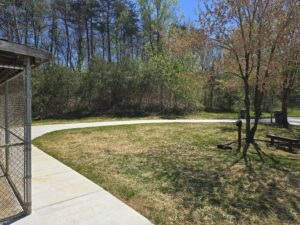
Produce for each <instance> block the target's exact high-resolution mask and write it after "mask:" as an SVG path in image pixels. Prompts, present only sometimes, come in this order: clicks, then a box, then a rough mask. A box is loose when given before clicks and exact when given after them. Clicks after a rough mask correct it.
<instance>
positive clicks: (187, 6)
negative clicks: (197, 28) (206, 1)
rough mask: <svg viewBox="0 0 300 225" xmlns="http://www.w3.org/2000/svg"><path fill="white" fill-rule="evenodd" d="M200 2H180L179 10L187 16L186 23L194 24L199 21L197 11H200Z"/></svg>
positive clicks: (179, 0)
mask: <svg viewBox="0 0 300 225" xmlns="http://www.w3.org/2000/svg"><path fill="white" fill-rule="evenodd" d="M198 2H199V0H178V5H179V10H180V12H183V13H184V15H185V21H192V22H194V21H195V20H197V19H198V18H197V15H196V11H198Z"/></svg>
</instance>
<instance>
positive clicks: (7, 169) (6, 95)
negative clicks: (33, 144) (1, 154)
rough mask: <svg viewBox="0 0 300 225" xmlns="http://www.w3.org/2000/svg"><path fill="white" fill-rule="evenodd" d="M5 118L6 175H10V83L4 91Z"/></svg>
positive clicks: (6, 82) (6, 83)
mask: <svg viewBox="0 0 300 225" xmlns="http://www.w3.org/2000/svg"><path fill="white" fill-rule="evenodd" d="M4 104H5V105H4V114H5V115H4V118H5V175H6V176H8V175H9V132H8V81H5V91H4Z"/></svg>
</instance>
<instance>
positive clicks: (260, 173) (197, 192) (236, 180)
mask: <svg viewBox="0 0 300 225" xmlns="http://www.w3.org/2000/svg"><path fill="white" fill-rule="evenodd" d="M247 148H249V145H247V146H245V148H244V149H243V150H244V151H246V150H247ZM254 148H255V151H256V152H257V154H258V156H259V158H261V159H263V160H264V157H269V156H267V154H265V153H264V152H263V151H262V150H261V149H260V147H259V145H257V144H254ZM148 154H149V155H147V164H148V166H151V168H152V169H153V170H154V171H155V177H156V179H160V180H167V181H168V183H170V185H168V186H164V187H161V192H163V193H167V194H170V195H173V196H177V195H183V196H184V198H183V199H182V202H181V204H182V206H183V207H185V208H186V210H188V211H189V212H190V213H189V215H190V216H189V219H190V220H191V222H196V221H194V219H193V214H194V212H196V211H197V209H204V208H205V207H210V208H212V210H213V209H215V208H219V209H221V210H222V211H225V212H226V214H227V215H229V216H231V217H233V218H234V220H235V222H236V223H251V222H253V220H252V219H251V217H254V218H255V217H256V218H257V217H258V218H259V219H267V218H268V217H269V216H271V215H273V216H274V215H275V217H277V220H279V221H280V222H282V223H296V222H297V218H295V217H294V214H293V212H294V213H295V212H296V213H300V209H299V206H298V202H300V198H299V196H297V195H296V194H293V193H290V192H287V191H286V189H285V187H286V185H287V184H284V183H280V182H279V183H278V182H277V180H276V179H274V178H273V175H274V174H272V172H270V171H267V170H266V167H259V166H255V169H254V167H253V166H252V164H253V163H254V160H252V159H251V157H249V156H246V157H245V156H242V157H241V158H240V159H239V160H237V161H235V162H234V163H232V164H231V167H232V166H233V165H235V164H237V163H239V161H241V160H244V162H245V165H246V169H245V170H244V172H241V173H236V172H233V171H234V170H230V169H228V168H229V167H228V165H224V164H222V163H221V162H220V161H218V162H213V160H212V161H211V162H210V164H207V165H204V166H203V165H201V162H196V161H195V160H194V161H193V159H191V161H189V160H183V159H181V157H180V155H176V154H175V155H174V154H173V153H172V152H169V153H168V152H165V153H161V154H160V155H157V154H150V153H148ZM270 158H272V157H270ZM255 162H257V161H255ZM263 162H264V161H262V163H263ZM205 163H206V162H204V164H205ZM274 163H276V160H274ZM281 172H282V170H281ZM276 176H280V175H278V174H276ZM286 176H288V177H289V176H291V178H290V177H289V179H288V185H289V186H291V187H292V188H299V180H297V178H296V177H295V176H293V175H291V174H288V173H286ZM292 181H293V182H292ZM282 199H283V201H282ZM211 212H212V213H213V212H214V211H211ZM215 213H218V212H217V211H215ZM219 216H220V215H219ZM222 216H223V215H221V217H222ZM216 217H218V215H217V216H216ZM223 219H225V217H224V218H223ZM221 220H222V219H221ZM221 220H220V221H221ZM220 221H219V222H220ZM217 222H218V221H217ZM223 222H224V221H223Z"/></svg>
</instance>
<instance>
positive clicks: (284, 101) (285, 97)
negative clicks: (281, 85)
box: [281, 91, 289, 127]
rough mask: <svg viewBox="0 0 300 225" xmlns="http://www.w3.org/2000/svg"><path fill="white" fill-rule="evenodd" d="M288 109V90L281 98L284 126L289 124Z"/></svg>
mask: <svg viewBox="0 0 300 225" xmlns="http://www.w3.org/2000/svg"><path fill="white" fill-rule="evenodd" d="M287 109H288V94H287V91H285V93H284V94H283V95H282V98H281V113H282V125H283V126H284V127H288V126H289V123H288V112H287Z"/></svg>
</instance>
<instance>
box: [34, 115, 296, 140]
mask: <svg viewBox="0 0 300 225" xmlns="http://www.w3.org/2000/svg"><path fill="white" fill-rule="evenodd" d="M288 120H289V123H290V124H291V125H295V126H300V118H299V117H289V118H288ZM236 121H237V119H174V120H166V119H159V120H128V121H107V122H88V123H69V124H52V125H38V126H32V138H36V137H39V136H42V135H44V134H46V133H50V132H52V131H57V130H66V129H74V128H88V127H105V126H120V125H133V124H158V123H235V122H236ZM242 121H243V123H245V120H242ZM260 122H261V123H270V122H271V120H270V118H264V119H261V120H260Z"/></svg>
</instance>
